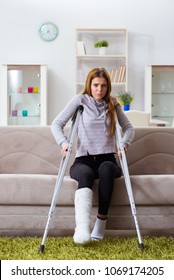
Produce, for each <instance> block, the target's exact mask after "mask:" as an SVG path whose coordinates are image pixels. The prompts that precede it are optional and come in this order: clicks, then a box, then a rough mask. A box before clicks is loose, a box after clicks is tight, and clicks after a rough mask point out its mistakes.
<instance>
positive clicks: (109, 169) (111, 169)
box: [99, 161, 121, 177]
mask: <svg viewBox="0 0 174 280" xmlns="http://www.w3.org/2000/svg"><path fill="white" fill-rule="evenodd" d="M99 174H103V175H104V176H114V177H120V176H121V169H120V167H119V166H118V165H116V164H115V163H113V162H111V161H105V162H103V163H102V164H101V165H100V167H99Z"/></svg>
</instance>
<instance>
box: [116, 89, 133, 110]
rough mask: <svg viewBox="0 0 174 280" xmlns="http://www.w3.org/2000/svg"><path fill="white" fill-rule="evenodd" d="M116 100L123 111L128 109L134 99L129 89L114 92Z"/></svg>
mask: <svg viewBox="0 0 174 280" xmlns="http://www.w3.org/2000/svg"><path fill="white" fill-rule="evenodd" d="M116 98H117V99H118V102H119V103H120V104H121V105H122V106H123V108H124V111H128V110H130V105H131V103H132V101H133V99H134V97H133V95H132V94H131V92H130V91H121V92H119V93H117V94H116Z"/></svg>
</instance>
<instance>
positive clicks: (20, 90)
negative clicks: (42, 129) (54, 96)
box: [0, 64, 47, 126]
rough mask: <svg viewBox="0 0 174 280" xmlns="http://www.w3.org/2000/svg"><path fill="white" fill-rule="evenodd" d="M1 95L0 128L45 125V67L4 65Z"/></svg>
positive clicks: (39, 65)
mask: <svg viewBox="0 0 174 280" xmlns="http://www.w3.org/2000/svg"><path fill="white" fill-rule="evenodd" d="M2 96H3V98H2V100H1V103H0V106H1V110H0V117H1V125H3V126H4V125H5V126H6V125H47V65H45V64H36V65H33V64H3V65H2ZM24 111H25V112H24ZM22 113H23V115H22ZM25 114H26V115H27V116H25Z"/></svg>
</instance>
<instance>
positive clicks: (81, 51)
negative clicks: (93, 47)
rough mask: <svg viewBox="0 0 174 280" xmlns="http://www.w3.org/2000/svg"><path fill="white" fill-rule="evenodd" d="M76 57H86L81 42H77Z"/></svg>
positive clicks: (83, 45)
mask: <svg viewBox="0 0 174 280" xmlns="http://www.w3.org/2000/svg"><path fill="white" fill-rule="evenodd" d="M77 55H86V49H85V44H84V42H83V41H77Z"/></svg>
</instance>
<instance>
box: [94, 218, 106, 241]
mask: <svg viewBox="0 0 174 280" xmlns="http://www.w3.org/2000/svg"><path fill="white" fill-rule="evenodd" d="M105 228H106V220H101V219H99V218H97V219H96V221H95V225H94V228H93V231H92V233H91V239H92V240H102V239H103V237H104V235H105Z"/></svg>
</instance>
